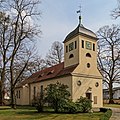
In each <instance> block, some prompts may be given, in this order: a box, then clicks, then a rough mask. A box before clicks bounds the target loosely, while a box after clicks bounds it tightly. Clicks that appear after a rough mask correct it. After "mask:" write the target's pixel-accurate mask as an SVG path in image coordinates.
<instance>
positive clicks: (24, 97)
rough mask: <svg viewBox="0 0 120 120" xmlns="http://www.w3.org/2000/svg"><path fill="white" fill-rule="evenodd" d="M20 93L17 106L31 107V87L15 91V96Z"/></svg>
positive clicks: (23, 87)
mask: <svg viewBox="0 0 120 120" xmlns="http://www.w3.org/2000/svg"><path fill="white" fill-rule="evenodd" d="M17 91H20V98H17V95H16V104H17V105H29V86H22V87H21V88H17V89H15V94H17Z"/></svg>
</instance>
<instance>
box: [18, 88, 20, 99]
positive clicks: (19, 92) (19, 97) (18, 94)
mask: <svg viewBox="0 0 120 120" xmlns="http://www.w3.org/2000/svg"><path fill="white" fill-rule="evenodd" d="M18 98H20V90H19V92H18Z"/></svg>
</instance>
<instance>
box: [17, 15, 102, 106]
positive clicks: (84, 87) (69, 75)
mask: <svg viewBox="0 0 120 120" xmlns="http://www.w3.org/2000/svg"><path fill="white" fill-rule="evenodd" d="M79 21H80V22H79V24H78V26H77V27H76V28H75V29H74V30H73V31H72V32H70V33H69V34H68V35H67V36H66V38H65V39H64V41H63V43H64V62H62V63H60V64H57V65H55V66H52V67H49V68H45V69H43V70H41V71H38V72H36V73H34V74H32V75H31V76H30V77H28V78H27V79H25V80H24V81H22V82H21V83H20V84H18V85H17V86H16V89H15V96H16V104H17V105H31V104H32V100H33V98H34V96H37V95H38V94H39V93H40V91H42V90H43V89H44V88H46V87H47V85H49V84H56V83H57V82H60V83H63V84H65V85H68V87H69V88H68V90H69V92H70V94H71V99H72V100H73V101H76V100H77V99H78V98H80V96H83V97H87V98H88V99H91V100H92V107H102V106H103V92H102V75H101V74H100V72H99V70H98V68H97V40H98V38H97V36H96V34H95V33H94V32H92V31H91V30H89V29H87V28H86V27H84V26H83V25H82V24H81V18H80V17H79Z"/></svg>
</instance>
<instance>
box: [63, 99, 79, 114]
mask: <svg viewBox="0 0 120 120" xmlns="http://www.w3.org/2000/svg"><path fill="white" fill-rule="evenodd" d="M63 110H64V112H67V113H77V112H78V108H77V106H76V104H75V103H74V102H72V101H67V102H66V104H65V105H64V106H63Z"/></svg>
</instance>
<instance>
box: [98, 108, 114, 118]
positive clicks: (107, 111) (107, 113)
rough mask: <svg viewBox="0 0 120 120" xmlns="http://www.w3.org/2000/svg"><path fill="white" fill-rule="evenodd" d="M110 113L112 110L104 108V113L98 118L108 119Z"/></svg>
mask: <svg viewBox="0 0 120 120" xmlns="http://www.w3.org/2000/svg"><path fill="white" fill-rule="evenodd" d="M111 115H112V110H110V109H106V112H105V114H104V115H103V116H102V117H101V118H100V120H109V118H110V117H111Z"/></svg>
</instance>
